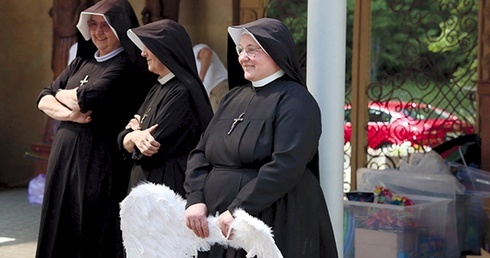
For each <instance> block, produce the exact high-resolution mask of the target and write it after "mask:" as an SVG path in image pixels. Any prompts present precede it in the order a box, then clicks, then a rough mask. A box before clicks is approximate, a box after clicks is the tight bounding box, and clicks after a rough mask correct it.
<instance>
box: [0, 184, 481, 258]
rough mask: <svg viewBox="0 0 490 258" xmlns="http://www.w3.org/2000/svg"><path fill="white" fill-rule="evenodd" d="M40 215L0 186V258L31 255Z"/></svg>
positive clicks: (21, 193) (19, 193) (23, 196)
mask: <svg viewBox="0 0 490 258" xmlns="http://www.w3.org/2000/svg"><path fill="white" fill-rule="evenodd" d="M40 214H41V205H39V204H31V203H29V200H28V197H27V188H0V258H34V255H35V252H36V242H37V233H38V230H39V218H40ZM467 257H468V258H469V257H481V258H483V257H490V255H489V254H488V253H486V252H482V256H467Z"/></svg>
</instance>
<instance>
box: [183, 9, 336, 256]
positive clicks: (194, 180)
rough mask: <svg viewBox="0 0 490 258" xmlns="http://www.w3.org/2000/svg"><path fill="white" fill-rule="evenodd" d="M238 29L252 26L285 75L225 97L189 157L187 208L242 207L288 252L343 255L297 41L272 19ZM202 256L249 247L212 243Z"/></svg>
mask: <svg viewBox="0 0 490 258" xmlns="http://www.w3.org/2000/svg"><path fill="white" fill-rule="evenodd" d="M238 28H240V29H241V28H246V29H247V30H248V31H249V32H250V33H252V34H253V35H254V37H255V38H256V40H257V41H258V42H259V43H260V45H261V46H262V47H263V48H264V49H265V51H267V53H268V54H269V55H270V56H271V57H272V59H273V60H274V61H275V62H276V63H277V64H278V65H279V66H280V68H281V69H282V70H283V71H284V72H285V75H283V76H282V77H281V78H278V79H276V80H274V81H272V82H270V83H268V84H267V85H265V86H263V87H252V85H251V84H247V85H245V86H239V87H235V88H233V89H232V90H231V91H230V92H229V93H227V94H226V95H225V96H224V98H223V99H222V101H221V103H220V106H219V108H218V110H217V112H216V114H215V116H214V117H213V119H212V120H211V122H210V124H209V126H208V128H207V130H206V132H205V133H204V135H203V137H202V139H201V140H200V142H199V144H198V146H197V147H196V149H195V150H193V151H192V152H191V155H190V156H189V160H188V164H187V166H188V169H187V171H186V181H185V185H184V188H185V190H186V192H187V205H186V207H189V206H190V205H193V204H196V203H205V204H206V205H207V208H208V212H209V214H210V215H215V213H216V212H219V213H223V212H225V211H226V210H228V211H230V212H231V213H233V211H234V210H235V209H236V208H242V209H244V210H245V211H247V212H248V213H249V214H251V215H253V216H256V217H257V218H259V219H261V220H262V221H264V222H265V223H266V224H268V225H269V226H271V227H272V230H273V235H274V240H275V242H276V245H277V246H278V247H279V249H280V250H281V252H282V254H283V256H284V257H285V258H334V257H338V253H337V249H336V244H335V239H334V234H333V229H332V226H331V222H330V217H329V214H328V209H327V205H326V202H325V199H324V196H323V192H322V189H321V188H320V184H319V181H318V179H317V176H318V170H317V169H318V165H317V157H318V155H317V153H318V143H319V138H320V134H321V116H320V109H319V107H318V105H317V103H316V101H315V99H314V98H313V96H312V95H311V94H310V93H309V92H308V91H307V89H306V87H305V81H304V78H303V77H302V75H301V70H300V68H299V64H298V62H297V59H296V56H295V55H296V53H295V47H294V43H293V40H292V38H291V36H290V34H289V31H288V29H287V28H286V27H285V26H284V24H282V23H281V22H279V21H277V20H273V19H259V20H257V21H254V22H252V23H249V24H245V25H243V26H239V27H238ZM238 35H239V34H238ZM235 43H237V42H235ZM235 56H236V53H235ZM229 60H230V59H229ZM237 60H238V58H236V59H235V62H236V61H237ZM242 74H243V71H242ZM239 76H241V75H236V74H233V75H230V77H233V78H235V79H236V78H237V77H239ZM242 77H243V76H242ZM235 81H237V80H235ZM241 114H243V115H241ZM233 125H234V126H233ZM198 257H200V258H201V257H210V258H231V257H234V258H244V257H246V253H245V252H244V251H243V250H234V249H225V248H222V247H220V246H217V245H215V246H213V247H212V248H211V251H210V252H208V253H200V254H199V256H198Z"/></svg>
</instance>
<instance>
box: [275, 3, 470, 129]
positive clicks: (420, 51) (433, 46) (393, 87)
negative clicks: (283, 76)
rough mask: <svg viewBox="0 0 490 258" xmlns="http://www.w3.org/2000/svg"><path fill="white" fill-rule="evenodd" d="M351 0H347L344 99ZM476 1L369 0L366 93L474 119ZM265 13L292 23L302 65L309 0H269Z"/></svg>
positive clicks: (349, 66) (348, 70)
mask: <svg viewBox="0 0 490 258" xmlns="http://www.w3.org/2000/svg"><path fill="white" fill-rule="evenodd" d="M355 1H356V0H347V27H346V31H347V33H346V97H347V98H349V94H350V88H349V87H350V80H351V75H352V71H351V69H352V45H353V24H354V3H355ZM357 1H362V0H357ZM477 6H478V4H477V0H465V1H458V0H436V1H424V0H410V1H399V0H372V2H371V13H372V17H371V42H370V44H371V65H370V67H371V85H370V86H369V93H368V96H369V98H371V99H379V100H383V99H390V98H391V99H403V100H412V101H420V102H425V103H430V104H433V105H436V106H441V107H445V106H449V110H448V111H450V112H455V113H456V114H457V115H458V116H460V117H467V118H468V119H469V120H473V118H474V116H475V115H474V113H475V111H474V101H472V94H474V92H473V91H472V89H473V88H474V80H475V79H476V67H477V61H476V50H477V48H476V44H477V41H476V40H477V33H478V31H477V28H478V26H477V22H478V17H477ZM266 16H267V17H273V18H277V19H279V20H281V21H283V22H284V23H285V24H286V25H287V26H288V27H289V28H290V30H291V32H292V34H293V38H294V40H295V42H296V45H297V46H298V51H299V55H300V60H303V61H304V64H303V65H304V66H306V37H307V0H290V1H282V0H270V1H269V5H268V8H267V12H266ZM454 85H457V86H459V87H454ZM454 103H458V105H456V106H458V107H455V105H454ZM459 106H464V108H463V107H459ZM467 108H468V109H467Z"/></svg>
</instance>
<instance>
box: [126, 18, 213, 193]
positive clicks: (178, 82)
mask: <svg viewBox="0 0 490 258" xmlns="http://www.w3.org/2000/svg"><path fill="white" fill-rule="evenodd" d="M128 35H129V36H130V38H131V39H132V40H133V41H134V42H135V44H137V45H139V47H140V48H141V49H144V47H147V48H148V49H149V50H150V51H151V52H152V53H153V54H154V55H155V56H156V57H157V58H158V60H159V61H160V62H162V63H163V64H164V65H165V66H166V67H167V68H168V69H169V70H170V72H172V74H174V75H175V77H174V78H172V79H170V80H169V81H168V82H165V84H163V85H161V84H160V83H158V84H156V85H155V86H153V88H152V89H151V91H150V92H149V94H148V96H147V97H146V99H145V101H144V103H143V104H142V105H141V107H140V109H139V111H138V115H139V116H140V117H141V118H140V121H141V125H140V126H141V130H144V129H147V128H149V127H151V126H153V125H155V124H158V127H157V128H156V129H155V131H154V132H153V133H152V136H153V137H154V138H155V140H156V141H158V142H159V143H160V149H159V150H158V152H157V153H156V154H154V155H152V156H150V157H148V156H144V155H142V154H141V152H140V151H139V150H138V149H137V148H136V147H135V151H134V152H133V153H128V152H127V151H126V150H125V149H124V147H123V139H124V137H125V136H126V135H127V134H128V133H130V132H131V131H132V129H127V130H124V131H122V132H121V133H120V134H119V137H118V143H119V148H120V149H121V151H122V152H123V153H124V154H125V156H126V157H131V158H132V160H133V161H134V165H133V169H132V172H131V183H130V187H134V186H136V185H138V184H139V183H141V182H152V183H157V184H165V185H166V186H168V187H170V188H171V189H172V190H174V191H175V192H177V193H178V194H180V195H181V196H184V195H185V191H184V188H183V184H184V178H185V176H184V173H185V170H186V162H187V157H188V155H189V152H190V151H191V150H192V149H193V148H195V147H196V145H197V142H198V141H199V138H200V136H201V134H202V133H203V132H204V130H205V129H206V127H207V125H208V123H209V120H210V119H211V117H212V115H213V112H212V109H211V105H210V103H209V99H208V97H207V94H206V91H205V89H204V86H203V85H202V82H201V80H200V79H199V76H198V74H197V68H196V63H195V60H194V53H193V51H192V44H191V40H190V38H189V35H188V34H187V32H186V31H185V29H184V28H183V27H182V26H181V25H180V24H178V23H176V22H174V21H172V20H160V21H156V22H153V23H150V24H147V25H145V26H142V27H139V28H135V29H132V30H130V31H129V32H128ZM129 190H131V189H129Z"/></svg>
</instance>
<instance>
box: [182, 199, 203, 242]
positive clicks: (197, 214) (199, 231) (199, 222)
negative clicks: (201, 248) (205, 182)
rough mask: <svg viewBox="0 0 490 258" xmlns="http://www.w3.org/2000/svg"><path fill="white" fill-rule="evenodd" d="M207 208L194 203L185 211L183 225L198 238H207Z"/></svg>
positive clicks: (201, 204)
mask: <svg viewBox="0 0 490 258" xmlns="http://www.w3.org/2000/svg"><path fill="white" fill-rule="evenodd" d="M207 214H208V207H207V206H206V204H204V203H196V204H193V205H191V206H189V207H188V208H187V209H186V210H185V224H186V225H187V227H188V228H189V229H191V230H192V231H194V234H196V236H198V237H200V238H206V237H208V236H209V228H208V220H207V217H206V216H207Z"/></svg>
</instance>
